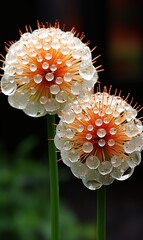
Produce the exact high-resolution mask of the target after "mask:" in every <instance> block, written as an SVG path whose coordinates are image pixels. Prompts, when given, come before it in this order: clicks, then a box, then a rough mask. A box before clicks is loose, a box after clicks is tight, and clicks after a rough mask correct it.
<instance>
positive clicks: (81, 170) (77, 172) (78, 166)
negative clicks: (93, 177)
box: [70, 161, 88, 178]
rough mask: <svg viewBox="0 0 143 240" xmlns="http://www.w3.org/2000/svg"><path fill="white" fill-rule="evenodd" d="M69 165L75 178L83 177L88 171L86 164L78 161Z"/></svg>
mask: <svg viewBox="0 0 143 240" xmlns="http://www.w3.org/2000/svg"><path fill="white" fill-rule="evenodd" d="M70 166H71V172H72V173H73V175H74V176H75V177H77V178H83V177H84V176H85V175H86V173H87V171H88V168H87V166H86V165H85V164H83V163H82V162H80V161H77V162H74V163H71V164H70Z"/></svg>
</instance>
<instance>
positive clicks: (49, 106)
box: [44, 98, 60, 114]
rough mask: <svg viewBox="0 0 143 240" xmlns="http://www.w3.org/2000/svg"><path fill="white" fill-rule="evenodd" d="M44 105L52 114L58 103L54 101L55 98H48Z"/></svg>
mask: <svg viewBox="0 0 143 240" xmlns="http://www.w3.org/2000/svg"><path fill="white" fill-rule="evenodd" d="M44 107H45V109H46V111H47V112H48V113H50V114H54V113H55V112H56V111H58V109H59V107H60V104H59V103H58V102H57V101H56V99H55V98H48V99H47V101H46V103H45V104H44Z"/></svg>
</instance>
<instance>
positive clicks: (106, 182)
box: [99, 174, 114, 186]
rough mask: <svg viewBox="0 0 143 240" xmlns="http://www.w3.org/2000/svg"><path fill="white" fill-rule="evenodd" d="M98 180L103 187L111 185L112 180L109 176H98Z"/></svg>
mask: <svg viewBox="0 0 143 240" xmlns="http://www.w3.org/2000/svg"><path fill="white" fill-rule="evenodd" d="M99 180H100V182H101V183H102V184H103V185H105V186H108V185H110V184H112V183H113V181H114V178H113V177H112V176H111V175H110V174H106V175H100V176H99Z"/></svg>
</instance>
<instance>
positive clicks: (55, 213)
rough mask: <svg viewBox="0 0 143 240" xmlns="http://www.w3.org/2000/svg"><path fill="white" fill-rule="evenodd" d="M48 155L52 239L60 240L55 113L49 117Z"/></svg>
mask: <svg viewBox="0 0 143 240" xmlns="http://www.w3.org/2000/svg"><path fill="white" fill-rule="evenodd" d="M47 118H48V119H47V120H48V121H47V129H48V156H49V174H50V211H51V238H50V239H51V240H59V239H60V236H59V235H60V234H59V181H58V165H57V153H56V147H55V145H54V141H53V138H54V136H55V125H54V123H55V115H48V117H47Z"/></svg>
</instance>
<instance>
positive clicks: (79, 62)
mask: <svg viewBox="0 0 143 240" xmlns="http://www.w3.org/2000/svg"><path fill="white" fill-rule="evenodd" d="M26 30H27V31H26V32H25V33H22V32H20V39H19V40H18V41H17V42H10V43H9V44H7V45H6V51H7V54H6V57H5V58H4V61H3V62H4V63H3V67H2V70H3V71H4V74H3V76H2V79H1V91H2V92H3V93H4V94H5V95H8V102H9V104H10V105H11V106H12V107H14V108H17V109H21V110H23V111H24V112H25V113H26V114H27V115H29V116H32V117H40V116H43V115H45V114H46V113H48V114H56V113H58V111H59V110H60V109H62V108H63V106H64V104H65V103H67V102H70V101H73V99H74V98H75V97H76V96H78V95H80V94H81V93H82V92H83V91H84V92H86V91H87V92H89V91H92V89H93V87H94V84H95V83H96V81H97V79H98V74H97V71H96V68H95V67H94V65H93V61H92V55H91V50H90V48H89V47H88V42H87V43H83V42H82V40H83V37H84V36H83V34H81V35H80V36H79V34H78V33H76V31H75V29H74V28H72V29H71V31H63V30H61V29H60V27H59V23H57V22H56V23H55V25H54V26H51V24H48V23H47V24H46V25H44V24H42V23H41V24H40V23H39V22H38V28H37V29H36V30H34V31H32V30H31V27H30V28H29V29H28V27H26Z"/></svg>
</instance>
